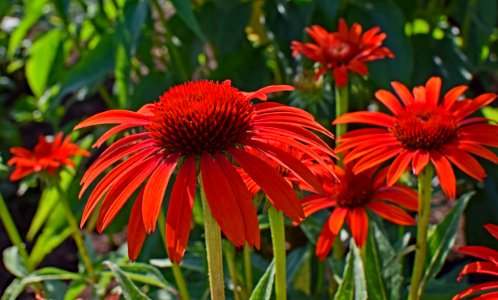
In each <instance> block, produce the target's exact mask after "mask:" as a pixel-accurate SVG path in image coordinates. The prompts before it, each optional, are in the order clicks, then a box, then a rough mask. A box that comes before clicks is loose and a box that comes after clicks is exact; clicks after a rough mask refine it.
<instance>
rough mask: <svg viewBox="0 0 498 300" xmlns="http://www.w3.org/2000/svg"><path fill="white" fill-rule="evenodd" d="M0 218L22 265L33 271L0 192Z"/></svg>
mask: <svg viewBox="0 0 498 300" xmlns="http://www.w3.org/2000/svg"><path fill="white" fill-rule="evenodd" d="M0 219H1V220H2V224H3V226H4V227H5V231H6V232H7V235H8V236H9V238H10V241H11V242H12V244H14V246H16V247H17V251H19V255H21V258H22V260H23V262H24V266H25V267H26V269H27V270H28V272H31V271H33V267H32V266H31V264H30V263H29V259H28V252H27V251H26V247H25V246H24V243H23V241H22V239H21V235H20V234H19V231H17V227H16V224H15V223H14V220H13V219H12V216H11V215H10V213H9V209H8V207H7V204H5V200H4V199H3V196H2V194H1V193H0Z"/></svg>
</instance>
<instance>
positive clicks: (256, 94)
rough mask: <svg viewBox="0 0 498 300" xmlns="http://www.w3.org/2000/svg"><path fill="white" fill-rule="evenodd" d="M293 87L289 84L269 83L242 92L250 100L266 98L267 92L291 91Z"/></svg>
mask: <svg viewBox="0 0 498 300" xmlns="http://www.w3.org/2000/svg"><path fill="white" fill-rule="evenodd" d="M293 90H294V87H292V86H290V85H269V86H265V87H264V88H261V89H259V90H257V91H255V92H249V93H246V92H242V94H244V95H245V96H246V99H247V100H251V99H254V98H257V99H259V100H263V101H264V100H266V99H267V98H268V97H267V96H266V95H267V94H271V93H276V92H284V91H293Z"/></svg>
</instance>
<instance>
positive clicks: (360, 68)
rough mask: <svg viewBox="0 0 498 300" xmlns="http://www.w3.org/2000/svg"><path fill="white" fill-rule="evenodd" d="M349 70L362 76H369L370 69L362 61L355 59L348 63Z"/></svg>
mask: <svg viewBox="0 0 498 300" xmlns="http://www.w3.org/2000/svg"><path fill="white" fill-rule="evenodd" d="M348 69H350V70H351V71H353V72H356V73H358V74H360V75H362V76H367V75H368V67H367V65H365V63H364V62H362V61H361V60H356V59H353V60H351V61H350V62H349V63H348Z"/></svg>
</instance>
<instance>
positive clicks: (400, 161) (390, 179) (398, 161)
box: [387, 150, 415, 186]
mask: <svg viewBox="0 0 498 300" xmlns="http://www.w3.org/2000/svg"><path fill="white" fill-rule="evenodd" d="M414 155H415V152H413V151H410V150H404V151H403V152H401V153H400V154H399V155H398V157H396V158H395V159H394V161H393V162H392V163H391V166H390V167H389V170H388V171H387V185H389V186H392V185H393V184H395V183H396V182H397V181H398V179H399V178H400V177H401V175H403V173H404V172H405V171H406V169H407V168H408V165H409V164H410V162H411V160H412V158H413V156H414Z"/></svg>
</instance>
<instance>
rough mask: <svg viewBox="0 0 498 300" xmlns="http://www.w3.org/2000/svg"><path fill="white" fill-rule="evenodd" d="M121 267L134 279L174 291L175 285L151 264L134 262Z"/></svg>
mask: <svg viewBox="0 0 498 300" xmlns="http://www.w3.org/2000/svg"><path fill="white" fill-rule="evenodd" d="M120 268H121V270H123V272H124V273H125V274H126V275H128V276H129V277H130V278H131V279H132V280H133V281H138V282H142V283H145V284H150V285H153V286H156V287H159V288H161V289H164V290H168V291H174V287H173V285H171V283H169V282H168V281H167V280H166V279H165V278H164V276H163V275H162V274H161V272H160V271H159V270H158V269H157V268H155V267H153V266H151V265H149V264H144V263H132V264H128V265H120Z"/></svg>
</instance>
